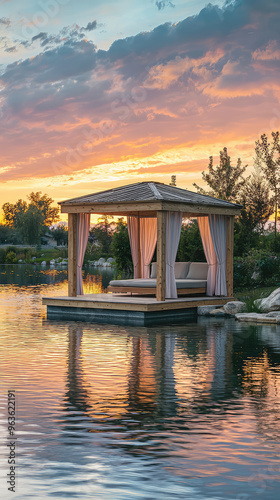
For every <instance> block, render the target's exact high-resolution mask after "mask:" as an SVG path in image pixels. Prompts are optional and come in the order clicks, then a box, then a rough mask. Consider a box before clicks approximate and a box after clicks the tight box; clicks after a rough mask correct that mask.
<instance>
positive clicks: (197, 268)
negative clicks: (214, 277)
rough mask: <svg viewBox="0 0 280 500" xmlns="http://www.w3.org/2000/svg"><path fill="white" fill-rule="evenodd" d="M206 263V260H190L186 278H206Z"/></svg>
mask: <svg viewBox="0 0 280 500" xmlns="http://www.w3.org/2000/svg"><path fill="white" fill-rule="evenodd" d="M207 274H208V264H207V262H191V263H190V268H189V272H188V275H187V279H188V280H189V279H192V280H207Z"/></svg>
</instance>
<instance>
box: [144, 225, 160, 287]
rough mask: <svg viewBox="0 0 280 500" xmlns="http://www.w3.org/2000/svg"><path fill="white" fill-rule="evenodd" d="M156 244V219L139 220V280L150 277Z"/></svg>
mask: <svg viewBox="0 0 280 500" xmlns="http://www.w3.org/2000/svg"><path fill="white" fill-rule="evenodd" d="M156 242H157V219H156V218H154V217H141V218H140V246H141V278H149V277H150V263H151V260H152V258H153V255H154V251H155V248H156Z"/></svg>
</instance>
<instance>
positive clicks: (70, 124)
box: [0, 0, 280, 205]
mask: <svg viewBox="0 0 280 500" xmlns="http://www.w3.org/2000/svg"><path fill="white" fill-rule="evenodd" d="M279 26H280V1H279V0H235V1H230V0H228V1H225V2H224V1H216V2H215V3H213V4H209V3H207V2H205V1H203V0H196V1H193V0H172V1H154V0H142V1H139V0H138V1H136V0H129V1H128V0H119V1H118V2H116V1H115V0H102V1H101V0H94V1H92V0H81V1H80V2H74V1H73V0H44V1H43V0H25V1H24V2H22V1H20V0H0V44H1V65H0V72H1V76H0V78H1V82H0V117H1V137H0V141H1V149H0V151H1V153H0V159H1V160H0V205H2V204H3V203H4V202H6V201H10V202H15V201H16V200H17V199H18V198H25V197H26V195H27V194H28V193H30V192H31V191H43V192H46V193H48V194H49V195H50V196H52V198H54V200H55V201H60V200H63V199H66V198H72V197H74V196H80V195H83V194H87V193H90V192H95V191H100V190H105V189H109V188H111V187H116V186H119V185H122V184H126V183H133V182H138V181H146V180H147V181H148V180H154V181H160V182H166V183H169V182H170V176H171V175H172V174H176V175H177V185H178V186H179V187H183V188H188V189H192V190H195V188H194V187H193V186H192V184H193V182H198V183H200V182H199V181H200V179H201V172H202V170H205V169H207V166H208V157H209V155H214V156H215V157H216V159H218V158H217V157H218V155H219V151H220V150H221V149H222V148H223V147H224V146H227V147H228V152H229V154H230V156H231V157H232V160H233V161H236V159H237V158H238V157H239V156H240V157H241V159H242V162H243V163H244V164H246V163H248V164H249V166H250V168H251V167H252V166H253V158H254V144H255V140H257V139H258V138H259V137H260V134H261V133H264V132H266V133H267V134H269V133H270V131H271V130H279V129H280V104H279V101H280V64H279V63H280V45H279V39H280V29H279Z"/></svg>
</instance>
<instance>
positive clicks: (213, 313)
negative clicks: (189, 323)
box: [210, 307, 227, 317]
mask: <svg viewBox="0 0 280 500" xmlns="http://www.w3.org/2000/svg"><path fill="white" fill-rule="evenodd" d="M210 316H215V317H224V316H227V313H226V311H224V309H223V308H222V307H221V308H220V309H213V310H212V311H211V312H210Z"/></svg>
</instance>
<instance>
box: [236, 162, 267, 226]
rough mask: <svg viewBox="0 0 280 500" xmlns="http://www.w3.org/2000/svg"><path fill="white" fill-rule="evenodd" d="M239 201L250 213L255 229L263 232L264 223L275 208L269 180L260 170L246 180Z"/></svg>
mask: <svg viewBox="0 0 280 500" xmlns="http://www.w3.org/2000/svg"><path fill="white" fill-rule="evenodd" d="M238 202H239V203H241V204H242V205H243V209H245V210H246V211H247V213H248V214H250V219H251V221H252V226H253V229H254V230H256V231H257V232H258V233H263V232H264V225H265V223H266V222H267V221H268V219H269V217H270V216H271V215H272V214H273V211H274V208H273V199H272V198H271V196H270V189H269V185H268V182H267V181H266V179H265V178H264V177H263V176H262V175H260V173H259V172H258V170H256V171H255V172H254V173H253V174H252V176H250V177H248V179H247V180H246V182H245V184H244V186H243V188H242V191H241V195H240V196H239V197H238Z"/></svg>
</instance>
